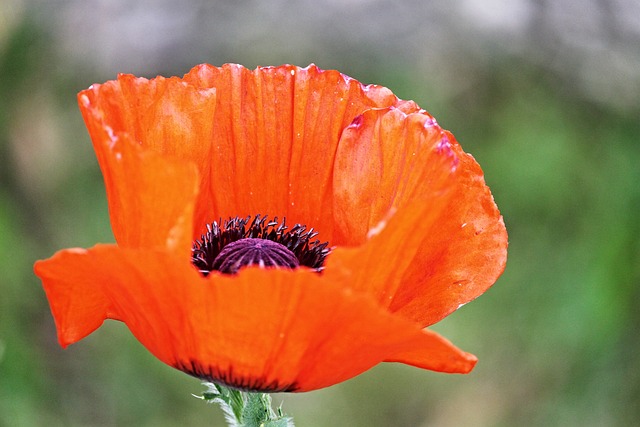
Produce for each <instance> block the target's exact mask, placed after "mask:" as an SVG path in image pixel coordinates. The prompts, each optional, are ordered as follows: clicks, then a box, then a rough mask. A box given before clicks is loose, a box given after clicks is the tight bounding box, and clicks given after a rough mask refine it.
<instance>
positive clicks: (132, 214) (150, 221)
mask: <svg viewBox="0 0 640 427" xmlns="http://www.w3.org/2000/svg"><path fill="white" fill-rule="evenodd" d="M81 102H82V100H81ZM92 138H93V143H94V147H95V150H96V154H97V156H98V159H99V162H100V167H101V168H102V174H103V177H104V182H105V187H106V190H107V199H108V202H109V213H110V216H111V227H112V229H113V234H114V235H115V237H116V240H117V241H118V243H119V244H120V245H122V246H124V247H133V248H135V247H150V248H167V249H178V250H184V251H186V250H189V249H190V247H191V243H192V236H191V233H192V229H193V211H194V206H195V198H196V195H197V190H198V188H197V182H198V173H197V170H196V169H195V167H194V166H193V165H191V164H189V163H184V162H179V161H177V160H175V159H174V160H172V159H168V158H164V157H162V156H161V155H159V154H157V153H155V152H153V151H145V150H143V149H141V148H140V146H139V145H138V144H136V143H135V142H133V141H132V140H131V139H130V137H129V135H128V134H121V135H120V136H116V135H113V134H112V133H110V132H109V129H101V128H98V127H96V128H94V129H93V133H92Z"/></svg>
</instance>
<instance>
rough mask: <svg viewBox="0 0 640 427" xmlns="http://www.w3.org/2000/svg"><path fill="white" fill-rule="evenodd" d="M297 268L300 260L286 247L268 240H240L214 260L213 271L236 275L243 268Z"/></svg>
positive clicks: (225, 248) (228, 246) (226, 248)
mask: <svg viewBox="0 0 640 427" xmlns="http://www.w3.org/2000/svg"><path fill="white" fill-rule="evenodd" d="M250 265H257V266H258V267H275V268H280V267H286V268H296V267H298V266H299V265H300V262H299V261H298V258H296V256H295V255H294V254H293V252H291V251H290V250H289V249H287V247H286V246H285V245H282V244H280V243H277V242H272V241H271V240H267V239H254V238H247V239H240V240H237V241H235V242H233V243H229V244H228V245H227V246H225V247H224V249H223V250H222V251H220V253H219V254H218V256H217V257H216V259H214V260H213V265H212V267H213V269H214V270H218V271H219V272H221V273H227V274H235V273H237V272H238V270H240V269H241V268H242V267H248V266H250Z"/></svg>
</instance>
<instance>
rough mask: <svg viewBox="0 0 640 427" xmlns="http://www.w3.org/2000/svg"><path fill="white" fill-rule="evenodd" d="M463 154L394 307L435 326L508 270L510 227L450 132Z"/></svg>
mask: <svg viewBox="0 0 640 427" xmlns="http://www.w3.org/2000/svg"><path fill="white" fill-rule="evenodd" d="M446 137H447V139H448V141H450V143H451V147H452V150H454V151H455V153H456V155H457V156H458V158H459V159H460V164H459V165H458V168H457V174H456V175H457V179H456V182H455V184H454V185H453V186H452V188H451V190H450V191H451V203H450V204H449V205H448V206H447V208H446V210H445V211H444V212H443V215H442V217H441V218H440V219H439V220H438V222H437V226H436V227H434V228H433V229H432V230H431V231H430V232H429V233H426V234H425V235H424V238H423V239H422V242H421V243H420V246H419V248H418V251H417V253H416V256H415V258H414V261H413V262H412V263H411V264H410V266H409V267H410V268H408V269H407V270H406V271H405V272H404V274H403V277H402V286H401V287H400V288H399V289H398V290H397V292H396V294H395V296H394V299H393V302H392V303H391V305H390V309H391V310H392V311H394V312H398V313H400V314H402V315H404V316H406V317H409V318H411V319H413V320H415V321H417V322H419V323H421V324H424V325H431V324H434V323H436V322H438V321H439V320H441V319H443V318H444V317H446V316H447V315H449V314H450V313H451V312H453V311H455V310H457V309H458V308H459V307H460V306H462V305H464V304H466V303H468V302H469V301H471V300H473V299H475V298H477V297H478V296H480V295H482V294H483V293H484V292H485V291H486V290H487V289H488V288H489V287H491V285H493V284H494V283H495V282H496V280H497V279H498V277H500V275H501V274H502V272H503V271H504V269H505V266H506V262H507V244H508V238H507V230H506V228H505V224H504V220H503V218H502V216H501V215H500V211H499V210H498V207H497V206H496V204H495V202H494V200H493V196H492V195H491V191H490V190H489V187H487V185H486V184H485V181H484V174H483V172H482V169H481V168H480V166H479V165H478V163H477V162H476V161H475V160H474V158H473V157H472V156H471V155H470V154H467V153H464V152H463V151H462V148H461V147H460V145H458V143H457V142H456V140H455V139H454V137H453V135H451V134H450V133H448V132H447V133H446Z"/></svg>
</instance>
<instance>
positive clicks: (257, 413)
mask: <svg viewBox="0 0 640 427" xmlns="http://www.w3.org/2000/svg"><path fill="white" fill-rule="evenodd" d="M204 385H205V386H207V391H205V392H204V393H202V396H201V398H202V399H204V400H205V401H207V402H215V403H217V404H219V405H220V407H221V408H222V410H223V411H224V415H225V418H226V419H227V423H229V426H230V427H294V425H293V420H292V419H291V418H290V417H287V416H285V415H284V414H283V413H282V409H281V408H280V407H278V408H277V409H276V410H275V411H274V410H273V408H272V407H271V396H270V395H268V394H266V393H251V392H245V391H240V390H236V389H233V388H228V387H224V386H221V385H219V384H215V383H209V382H206V383H204Z"/></svg>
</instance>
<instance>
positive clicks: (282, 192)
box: [185, 64, 398, 239]
mask: <svg viewBox="0 0 640 427" xmlns="http://www.w3.org/2000/svg"><path fill="white" fill-rule="evenodd" d="M185 81H187V82H190V83H191V84H193V85H195V86H197V87H201V88H205V87H215V88H216V90H217V94H218V104H217V107H216V115H215V122H214V141H215V143H214V145H215V147H214V149H213V150H212V157H211V188H212V191H211V197H212V198H213V204H214V206H215V210H214V212H215V214H216V215H218V216H221V217H222V218H225V217H229V216H236V215H255V214H259V213H261V214H269V215H272V216H273V215H278V216H280V217H282V216H286V217H287V219H288V220H289V222H290V223H295V222H301V223H304V224H307V225H308V226H309V227H315V228H316V229H317V230H320V232H321V233H322V235H323V236H324V238H325V239H331V233H332V230H333V220H332V207H333V206H332V203H331V193H332V188H331V184H332V169H333V161H334V155H335V150H336V147H337V144H338V140H339V138H340V134H341V132H342V130H343V129H344V127H346V126H347V125H348V124H349V123H351V121H352V120H353V118H354V117H356V116H357V115H358V114H361V113H362V112H363V111H365V110H366V109H369V108H374V107H383V106H385V107H386V106H390V105H394V104H395V103H396V102H398V99H397V98H396V97H395V96H394V95H393V94H392V93H391V91H389V90H388V89H386V88H382V87H379V86H363V85H361V84H360V83H358V82H357V81H355V80H353V79H350V78H349V77H347V76H345V75H343V74H341V73H339V72H337V71H324V70H320V69H319V68H317V67H316V66H313V65H312V66H309V67H307V68H299V67H295V66H291V65H283V66H280V67H261V68H257V69H256V70H253V71H252V70H248V69H246V68H244V67H242V66H239V65H233V64H226V65H224V66H222V67H220V68H218V67H212V66H210V65H201V66H198V67H195V68H194V69H193V70H192V71H191V72H190V73H189V74H187V75H186V76H185ZM217 189H223V191H217Z"/></svg>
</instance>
